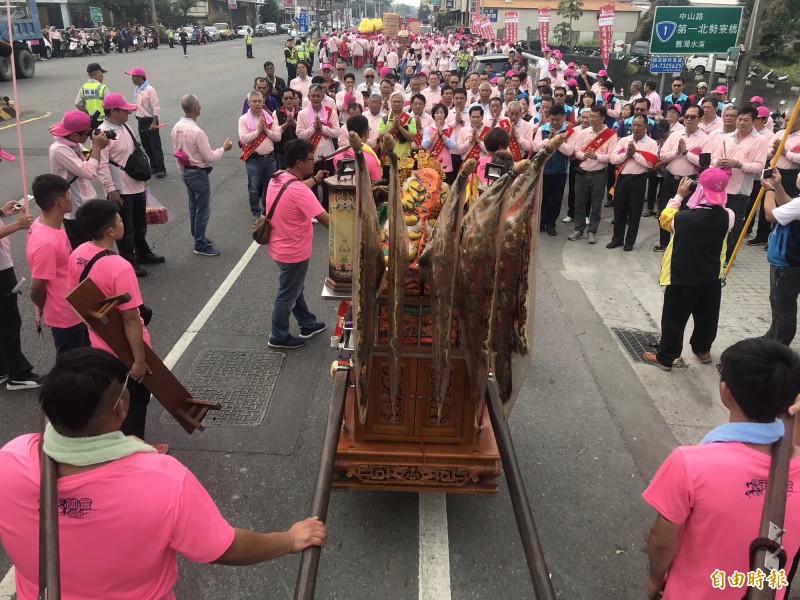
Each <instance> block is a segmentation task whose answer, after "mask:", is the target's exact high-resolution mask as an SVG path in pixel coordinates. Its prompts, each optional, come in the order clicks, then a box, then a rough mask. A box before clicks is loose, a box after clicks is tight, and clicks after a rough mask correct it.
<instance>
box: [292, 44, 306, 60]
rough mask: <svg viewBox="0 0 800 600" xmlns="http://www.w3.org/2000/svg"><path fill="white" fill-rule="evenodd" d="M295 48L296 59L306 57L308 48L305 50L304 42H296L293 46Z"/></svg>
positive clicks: (304, 58)
mask: <svg viewBox="0 0 800 600" xmlns="http://www.w3.org/2000/svg"><path fill="white" fill-rule="evenodd" d="M295 48H296V49H297V59H298V60H306V59H307V58H308V56H307V54H308V50H306V45H305V44H297V46H295Z"/></svg>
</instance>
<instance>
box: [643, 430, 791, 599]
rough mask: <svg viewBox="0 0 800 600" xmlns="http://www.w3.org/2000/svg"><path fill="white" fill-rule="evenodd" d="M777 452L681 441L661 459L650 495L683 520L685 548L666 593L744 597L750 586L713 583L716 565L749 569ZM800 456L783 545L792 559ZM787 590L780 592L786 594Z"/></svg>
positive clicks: (674, 565)
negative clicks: (718, 586)
mask: <svg viewBox="0 0 800 600" xmlns="http://www.w3.org/2000/svg"><path fill="white" fill-rule="evenodd" d="M769 464H770V457H769V455H767V454H762V453H761V452H758V451H757V450H753V449H752V448H749V447H747V446H745V445H744V444H741V443H738V442H717V443H713V444H707V445H703V446H680V447H678V448H676V449H675V450H673V452H672V454H670V455H669V457H667V459H666V460H665V461H664V464H662V465H661V468H659V470H658V472H657V473H656V475H655V477H653V481H652V482H651V483H650V485H649V486H648V488H647V489H646V490H645V491H644V493H643V494H642V497H643V498H644V499H645V500H646V501H647V502H648V504H650V505H651V506H652V507H653V508H655V509H656V510H657V511H658V512H659V513H661V515H662V516H663V517H664V518H665V519H667V520H668V521H671V522H673V523H680V524H682V525H683V527H681V538H680V546H679V547H678V552H677V554H676V555H675V560H674V561H673V563H672V566H671V568H670V571H669V576H668V579H667V587H666V590H665V591H664V600H701V599H703V600H704V599H706V598H720V599H730V600H740V598H741V597H742V596H743V595H744V592H745V589H744V588H735V587H733V588H732V587H731V586H730V585H727V581H726V586H725V590H719V589H714V588H712V586H711V574H712V573H713V572H714V570H715V569H719V570H720V571H724V572H725V573H726V574H727V575H732V574H733V572H734V571H739V572H740V573H745V574H746V573H747V572H748V570H749V567H748V563H749V557H748V551H749V548H750V542H751V541H752V540H753V539H754V538H756V537H758V528H759V522H760V520H761V510H762V508H763V506H764V493H765V490H766V485H767V478H768V476H769ZM794 481H798V482H800V457H798V458H793V459H792V462H791V467H790V470H789V492H788V494H787V496H786V522H785V524H784V528H785V529H786V533H785V534H784V536H783V546H784V548H785V549H786V553H787V555H788V557H789V564H788V565H787V566H786V570H787V572H788V570H789V567H790V565H791V561H792V558H793V557H794V555H795V554H796V553H797V549H798V546H800V493H798V491H800V487H798V489H795V488H794ZM784 592H785V590H779V591H778V592H777V595H776V598H777V599H778V600H780V599H781V598H783V597H784Z"/></svg>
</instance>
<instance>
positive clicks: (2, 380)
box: [0, 375, 8, 385]
mask: <svg viewBox="0 0 800 600" xmlns="http://www.w3.org/2000/svg"><path fill="white" fill-rule="evenodd" d="M6 381H8V375H0V385H3V384H4V383H5V382H6Z"/></svg>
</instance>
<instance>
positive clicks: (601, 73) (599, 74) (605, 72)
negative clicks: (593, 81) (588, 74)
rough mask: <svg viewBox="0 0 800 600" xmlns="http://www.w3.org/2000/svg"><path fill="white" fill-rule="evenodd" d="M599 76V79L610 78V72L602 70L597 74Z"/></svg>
mask: <svg viewBox="0 0 800 600" xmlns="http://www.w3.org/2000/svg"><path fill="white" fill-rule="evenodd" d="M597 76H598V77H608V71H606V70H605V69H600V70H599V71H598V72H597Z"/></svg>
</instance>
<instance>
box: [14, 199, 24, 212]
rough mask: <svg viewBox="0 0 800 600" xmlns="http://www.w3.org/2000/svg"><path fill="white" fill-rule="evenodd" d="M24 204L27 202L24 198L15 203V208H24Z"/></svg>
mask: <svg viewBox="0 0 800 600" xmlns="http://www.w3.org/2000/svg"><path fill="white" fill-rule="evenodd" d="M23 206H25V203H24V202H23V201H22V200H17V201H16V202H15V203H14V210H22V207H23Z"/></svg>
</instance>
